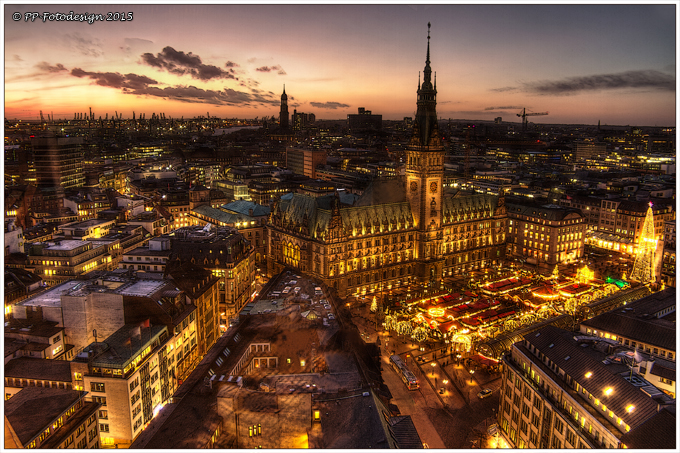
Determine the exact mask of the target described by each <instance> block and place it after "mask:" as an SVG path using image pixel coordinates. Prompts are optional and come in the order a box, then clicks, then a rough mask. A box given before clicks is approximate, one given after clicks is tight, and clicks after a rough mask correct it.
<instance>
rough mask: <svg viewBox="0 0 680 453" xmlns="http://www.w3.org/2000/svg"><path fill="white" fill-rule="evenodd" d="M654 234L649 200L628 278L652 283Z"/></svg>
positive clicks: (655, 242) (654, 251)
mask: <svg viewBox="0 0 680 453" xmlns="http://www.w3.org/2000/svg"><path fill="white" fill-rule="evenodd" d="M656 244H657V240H656V235H655V234H654V214H653V213H652V202H651V201H650V202H649V209H647V215H646V216H645V223H644V224H643V225H642V233H641V234H640V238H639V239H638V246H637V257H636V258H635V264H634V265H633V270H632V271H631V272H630V278H631V279H632V280H637V281H639V282H640V283H653V282H654V280H655V276H654V258H655V255H656Z"/></svg>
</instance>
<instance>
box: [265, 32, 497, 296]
mask: <svg viewBox="0 0 680 453" xmlns="http://www.w3.org/2000/svg"><path fill="white" fill-rule="evenodd" d="M436 94H437V89H436V80H435V82H434V83H433V80H432V69H431V67H430V45H429V31H428V46H427V57H426V62H425V70H424V80H423V83H422V84H420V83H419V86H418V100H417V106H418V110H417V114H416V119H415V121H414V126H413V135H412V137H411V139H410V141H409V145H408V147H407V150H406V159H407V162H406V175H405V177H397V178H391V179H381V178H378V179H374V180H373V182H372V183H371V184H370V185H369V187H368V188H366V190H364V192H363V194H362V195H361V197H360V198H359V199H356V198H355V197H354V196H353V195H350V194H345V193H340V192H336V195H325V196H320V197H311V196H308V195H304V194H288V195H285V196H283V197H282V198H281V201H280V202H279V203H278V204H277V205H276V206H275V207H274V209H273V212H272V216H271V222H270V225H269V238H268V239H269V247H268V248H269V251H268V253H267V259H268V269H267V270H268V274H269V275H274V274H277V273H278V272H280V271H281V270H282V269H283V268H285V267H287V266H288V267H292V268H295V269H299V270H300V271H302V272H307V273H309V274H310V275H312V276H313V277H314V278H317V279H320V280H322V281H323V282H324V283H325V284H327V285H329V286H331V287H334V288H337V289H338V291H339V294H340V295H341V296H344V295H347V294H353V293H366V292H374V291H380V290H388V289H392V288H395V287H398V286H401V285H407V284H409V283H416V282H417V283H424V284H427V283H431V284H433V283H435V282H439V281H440V280H441V279H442V278H444V277H446V276H451V275H464V274H465V273H466V272H468V271H470V270H473V269H482V268H485V267H487V266H493V265H494V264H496V263H498V262H499V261H500V260H501V259H503V257H504V254H505V227H506V224H505V223H506V213H505V206H504V197H503V196H502V195H501V196H498V197H497V196H492V195H462V194H461V193H458V194H456V195H451V194H444V193H443V192H444V188H443V175H444V146H443V144H442V141H441V138H440V135H439V130H438V125H437V113H436Z"/></svg>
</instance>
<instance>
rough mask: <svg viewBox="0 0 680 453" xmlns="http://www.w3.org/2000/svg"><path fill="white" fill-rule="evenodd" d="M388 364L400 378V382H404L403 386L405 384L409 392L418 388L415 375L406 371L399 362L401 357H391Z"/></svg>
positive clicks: (402, 363) (402, 362)
mask: <svg viewBox="0 0 680 453" xmlns="http://www.w3.org/2000/svg"><path fill="white" fill-rule="evenodd" d="M390 363H391V364H392V368H394V371H396V372H397V374H398V375H399V377H401V380H402V381H404V384H406V387H408V389H409V390H417V389H418V388H420V385H418V379H416V377H415V375H414V374H413V373H412V372H411V370H409V369H408V367H407V366H406V364H405V363H404V361H403V360H401V357H399V356H398V355H393V356H391V357H390Z"/></svg>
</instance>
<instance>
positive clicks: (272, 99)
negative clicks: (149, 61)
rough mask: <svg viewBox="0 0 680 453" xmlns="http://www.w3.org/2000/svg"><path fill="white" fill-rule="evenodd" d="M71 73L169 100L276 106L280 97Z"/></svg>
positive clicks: (106, 74)
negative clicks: (162, 85) (169, 85)
mask: <svg viewBox="0 0 680 453" xmlns="http://www.w3.org/2000/svg"><path fill="white" fill-rule="evenodd" d="M71 75H73V76H74V77H78V78H83V77H86V78H90V79H92V80H94V81H95V83H96V84H97V85H99V86H103V87H110V88H118V89H120V90H121V91H122V92H123V93H125V94H132V95H137V96H153V97H159V98H163V99H168V100H174V101H181V102H188V103H200V104H211V105H238V106H253V105H255V104H258V105H270V106H277V105H279V104H280V100H279V99H278V97H277V96H275V95H274V93H271V92H269V93H267V92H264V91H260V90H255V91H253V92H251V93H247V92H243V91H237V90H234V89H230V88H227V89H224V90H205V89H202V88H197V87H195V86H186V85H178V86H173V87H163V88H161V87H158V86H156V85H158V82H157V81H156V80H154V79H152V78H150V77H147V76H144V75H138V74H120V73H118V72H89V71H85V70H83V69H81V68H74V69H73V70H71Z"/></svg>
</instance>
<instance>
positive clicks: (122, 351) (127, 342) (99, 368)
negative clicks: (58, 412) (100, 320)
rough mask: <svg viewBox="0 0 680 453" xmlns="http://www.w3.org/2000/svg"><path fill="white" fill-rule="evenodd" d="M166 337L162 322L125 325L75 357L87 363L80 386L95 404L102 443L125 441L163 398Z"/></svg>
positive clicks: (166, 394) (166, 381)
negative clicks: (98, 406)
mask: <svg viewBox="0 0 680 453" xmlns="http://www.w3.org/2000/svg"><path fill="white" fill-rule="evenodd" d="M172 340H173V339H172V337H171V336H170V335H169V333H168V328H167V327H166V326H149V327H148V328H144V327H140V326H135V325H130V324H126V325H124V326H123V327H121V328H120V329H119V330H117V331H116V332H115V333H114V334H113V335H111V336H109V337H107V338H103V339H102V341H101V342H99V343H92V344H90V345H89V346H87V347H86V348H85V349H84V351H83V353H82V356H79V357H76V359H75V360H76V361H82V362H84V363H86V364H87V371H84V372H83V373H82V381H83V386H84V390H85V391H87V392H89V393H90V396H91V397H92V401H95V402H98V403H100V404H101V409H102V413H100V416H99V423H100V434H101V439H102V445H103V446H109V447H110V446H113V445H114V444H122V445H126V444H130V443H131V442H132V440H133V439H134V438H135V437H136V436H137V435H138V434H139V433H140V432H141V431H142V428H143V427H144V425H145V424H146V423H148V422H150V421H151V419H153V417H154V416H155V414H156V413H157V411H158V410H160V408H161V407H162V404H163V403H165V401H166V400H167V398H169V396H170V394H171V393H170V392H169V391H168V387H170V386H171V385H172V384H171V383H170V381H172V380H173V379H172V376H171V375H170V373H169V372H168V362H169V360H170V359H169V357H168V354H167V351H168V350H169V349H170V345H171V343H172ZM173 356H174V354H173ZM173 358H174V357H173ZM162 387H164V388H165V389H164V390H165V391H161V388H162ZM163 397H164V398H163Z"/></svg>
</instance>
